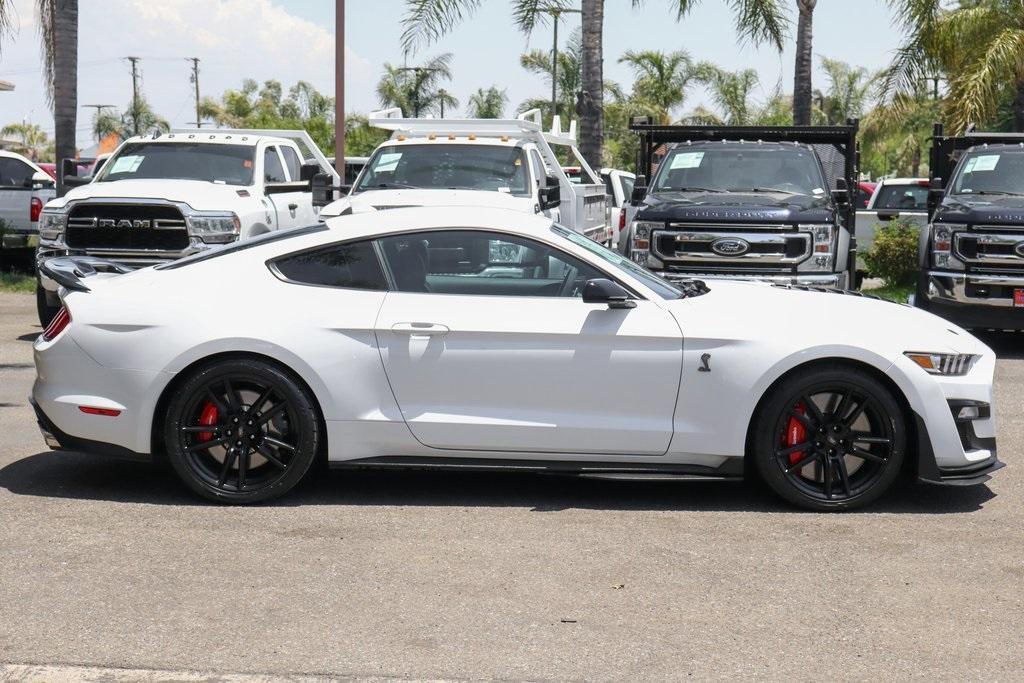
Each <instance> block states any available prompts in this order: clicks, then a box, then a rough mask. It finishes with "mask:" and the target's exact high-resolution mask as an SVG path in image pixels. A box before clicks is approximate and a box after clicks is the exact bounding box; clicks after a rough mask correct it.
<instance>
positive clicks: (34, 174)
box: [0, 151, 56, 254]
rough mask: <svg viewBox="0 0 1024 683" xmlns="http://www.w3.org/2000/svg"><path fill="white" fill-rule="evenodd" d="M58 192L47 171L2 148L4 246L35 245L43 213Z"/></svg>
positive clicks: (0, 229)
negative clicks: (46, 205) (44, 206)
mask: <svg viewBox="0 0 1024 683" xmlns="http://www.w3.org/2000/svg"><path fill="white" fill-rule="evenodd" d="M55 195H56V191H55V190H54V182H53V178H51V177H50V175H49V174H48V173H47V172H46V171H44V170H43V169H42V168H40V167H39V166H38V165H37V164H36V163H34V162H33V161H31V160H30V159H27V158H26V157H23V156H21V155H20V154H15V153H14V152H3V151H0V248H3V249H24V248H27V247H35V245H36V240H38V239H39V215H40V213H42V210H43V205H45V204H46V202H48V201H50V200H51V199H53V198H54V196H55ZM26 253H28V254H31V252H26Z"/></svg>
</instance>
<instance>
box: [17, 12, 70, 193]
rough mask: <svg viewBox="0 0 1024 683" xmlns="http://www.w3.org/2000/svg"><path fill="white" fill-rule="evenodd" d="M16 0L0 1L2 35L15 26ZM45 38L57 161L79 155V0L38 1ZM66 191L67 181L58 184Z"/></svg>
mask: <svg viewBox="0 0 1024 683" xmlns="http://www.w3.org/2000/svg"><path fill="white" fill-rule="evenodd" d="M13 7H14V2H13V0H0V37H3V36H4V35H9V34H10V33H11V31H12V29H13V19H12V12H13ZM36 10H37V13H38V14H39V32H40V39H41V41H42V54H43V80H44V82H45V83H46V96H47V99H48V100H49V102H50V105H51V106H52V107H53V124H54V138H56V144H55V148H54V153H55V155H56V159H57V162H58V163H60V160H61V159H64V158H74V157H75V156H77V155H78V148H77V146H76V145H75V128H76V126H77V116H78V0H36ZM57 192H58V193H59V194H63V193H64V186H63V183H59V184H58V187H57Z"/></svg>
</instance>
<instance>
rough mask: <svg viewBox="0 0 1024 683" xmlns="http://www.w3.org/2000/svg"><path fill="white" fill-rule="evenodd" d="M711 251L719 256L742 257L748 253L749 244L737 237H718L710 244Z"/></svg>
mask: <svg viewBox="0 0 1024 683" xmlns="http://www.w3.org/2000/svg"><path fill="white" fill-rule="evenodd" d="M711 251H713V252H715V253H716V254H718V255H719V256H742V255H743V254H746V253H747V252H748V251H750V242H748V241H746V240H744V239H740V238H739V237H719V238H718V239H717V240H715V241H714V242H712V243H711Z"/></svg>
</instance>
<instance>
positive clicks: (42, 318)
mask: <svg viewBox="0 0 1024 683" xmlns="http://www.w3.org/2000/svg"><path fill="white" fill-rule="evenodd" d="M47 299H48V297H47V296H46V290H45V289H43V286H42V285H41V284H39V283H38V282H36V313H37V314H38V315H39V324H40V325H42V326H43V329H44V330H45V329H46V326H47V325H49V324H50V321H51V320H53V318H54V317H55V316H56V315H57V311H59V310H60V306H51V305H50V303H49V301H48V300H47Z"/></svg>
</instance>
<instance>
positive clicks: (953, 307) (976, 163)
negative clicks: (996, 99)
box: [914, 124, 1024, 330]
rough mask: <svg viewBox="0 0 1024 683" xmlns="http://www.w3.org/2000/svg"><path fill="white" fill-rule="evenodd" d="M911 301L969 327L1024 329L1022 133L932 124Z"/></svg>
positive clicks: (1023, 175) (1023, 156)
mask: <svg viewBox="0 0 1024 683" xmlns="http://www.w3.org/2000/svg"><path fill="white" fill-rule="evenodd" d="M931 169H932V178H931V197H930V199H929V207H928V209H929V216H930V222H929V225H928V228H927V229H926V230H922V231H921V236H920V242H919V244H918V263H919V265H920V271H919V273H918V279H917V291H916V293H915V295H914V304H915V305H916V306H918V307H920V308H924V309H926V310H928V311H931V312H932V313H935V314H936V315H940V316H942V317H944V318H947V319H948V320H950V321H952V322H954V323H956V324H957V325H960V326H961V327H967V328H982V329H1006V330H1024V134H1021V133H982V132H969V133H967V134H965V135H960V136H946V135H944V134H943V129H942V126H941V125H939V124H936V127H935V135H934V137H933V140H932V152H931Z"/></svg>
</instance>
